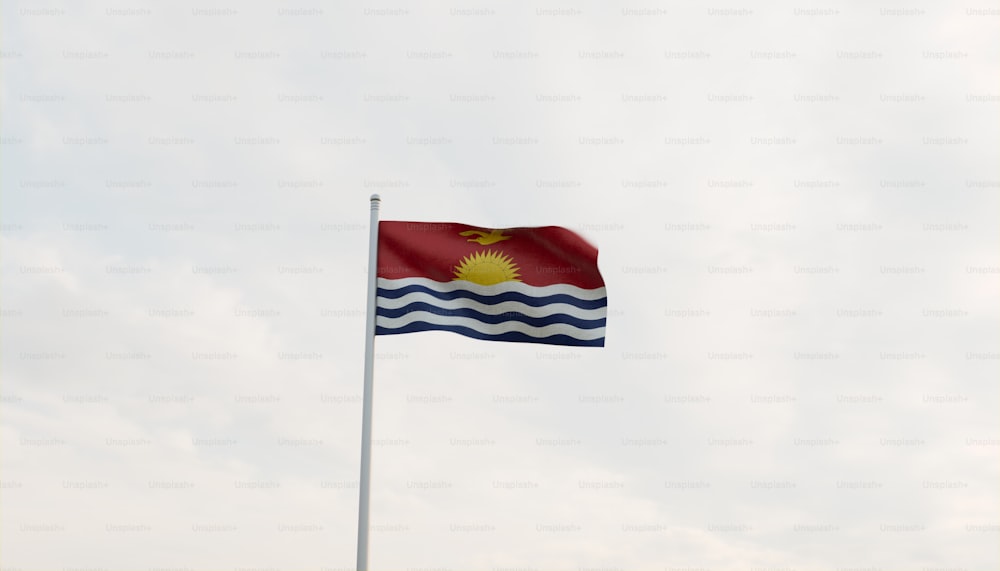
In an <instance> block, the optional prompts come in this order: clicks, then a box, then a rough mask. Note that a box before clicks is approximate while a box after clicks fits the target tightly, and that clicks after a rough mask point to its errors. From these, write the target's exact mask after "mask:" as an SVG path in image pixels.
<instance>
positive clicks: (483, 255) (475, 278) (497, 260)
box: [455, 250, 521, 285]
mask: <svg viewBox="0 0 1000 571" xmlns="http://www.w3.org/2000/svg"><path fill="white" fill-rule="evenodd" d="M517 270H518V267H517V265H516V264H515V263H514V260H513V258H511V257H510V256H507V255H505V254H504V253H503V252H494V251H493V250H486V251H485V252H476V253H474V254H470V255H469V256H467V257H465V258H463V259H462V263H461V264H459V265H457V266H455V279H456V280H467V281H470V282H472V283H477V284H480V285H493V284H498V283H500V282H519V281H521V280H519V279H517V278H518V276H519V275H520V274H518V273H517Z"/></svg>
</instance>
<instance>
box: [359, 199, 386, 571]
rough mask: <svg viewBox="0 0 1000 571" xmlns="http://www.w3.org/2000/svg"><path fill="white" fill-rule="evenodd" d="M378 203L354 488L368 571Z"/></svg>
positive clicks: (363, 570)
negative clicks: (358, 464)
mask: <svg viewBox="0 0 1000 571" xmlns="http://www.w3.org/2000/svg"><path fill="white" fill-rule="evenodd" d="M381 202H382V199H381V198H379V195H377V194H373V195H372V196H371V220H370V222H369V224H368V305H367V308H366V313H365V319H366V323H365V392H364V404H363V405H362V412H361V479H360V482H359V485H358V489H359V499H358V567H357V571H368V496H369V494H370V491H371V489H370V486H371V477H372V385H373V382H372V380H373V373H374V366H375V284H376V276H377V268H378V209H379V205H380V203H381Z"/></svg>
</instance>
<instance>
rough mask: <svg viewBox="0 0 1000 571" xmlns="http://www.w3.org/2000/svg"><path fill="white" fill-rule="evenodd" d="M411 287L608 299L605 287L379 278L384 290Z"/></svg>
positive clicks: (482, 293)
mask: <svg viewBox="0 0 1000 571" xmlns="http://www.w3.org/2000/svg"><path fill="white" fill-rule="evenodd" d="M409 285H421V286H424V287H426V288H429V289H432V290H434V291H439V292H442V293H451V292H453V291H455V290H459V289H462V290H466V291H471V292H472V293H475V294H479V295H497V294H498V293H505V292H508V291H517V292H521V293H523V294H525V295H530V296H532V297H543V296H547V295H557V294H565V295H571V296H573V297H575V298H577V299H582V300H586V301H593V300H597V299H603V298H605V297H608V294H607V290H606V289H605V288H604V287H599V288H595V289H583V288H582V287H576V286H573V285H569V284H552V285H547V286H532V285H528V284H526V283H523V282H500V283H498V284H496V285H489V286H486V285H481V284H477V283H472V282H470V281H466V280H454V281H450V282H436V281H434V280H429V279H427V278H400V279H398V280H390V279H388V278H378V287H380V288H383V289H399V288H402V287H406V286H409Z"/></svg>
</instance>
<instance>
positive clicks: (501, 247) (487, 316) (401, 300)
mask: <svg viewBox="0 0 1000 571" xmlns="http://www.w3.org/2000/svg"><path fill="white" fill-rule="evenodd" d="M377 276H378V282H377V290H376V312H375V314H376V318H375V334H376V335H394V334H397V333H413V332H416V331H432V330H433V331H452V332H454V333H460V334H462V335H466V336H469V337H475V338H476V339H486V340H490V341H514V342H521V343H546V344H549V345H576V346H590V347H603V346H604V327H605V324H606V322H607V306H608V297H607V293H606V292H605V289H604V280H603V279H602V278H601V273H600V272H599V271H598V269H597V249H596V248H594V247H593V246H591V245H590V244H588V243H587V242H586V241H584V240H583V238H581V237H579V236H577V235H576V234H574V233H573V232H570V231H569V230H566V229H565V228H560V227H558V226H544V227H539V228H504V229H495V228H480V227H478V226H468V225H465V224H454V223H450V222H397V221H383V222H381V223H379V234H378V267H377Z"/></svg>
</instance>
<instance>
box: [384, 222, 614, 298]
mask: <svg viewBox="0 0 1000 571" xmlns="http://www.w3.org/2000/svg"><path fill="white" fill-rule="evenodd" d="M476 255H478V256H480V260H482V259H483V258H482V257H483V256H486V259H487V260H488V259H490V258H491V257H492V259H494V260H495V259H496V257H498V256H499V257H502V258H504V260H506V261H505V262H504V263H503V264H502V265H505V266H506V268H507V269H506V271H516V272H517V280H519V281H521V282H523V283H525V284H527V285H533V286H546V285H552V284H570V285H574V286H577V287H581V288H585V289H594V288H599V287H604V280H603V279H602V278H601V273H600V272H599V271H598V269H597V248H595V247H593V246H591V245H590V244H589V243H587V242H586V241H585V240H584V239H583V238H581V237H579V236H577V235H576V234H574V233H573V232H570V231H569V230H567V229H565V228H560V227H559V226H541V227H537V228H502V229H494V228H483V227H481V226H468V225H466V224H455V223H452V222H400V221H389V220H386V221H382V222H380V223H379V237H378V277H380V278H388V279H399V278H412V277H422V278H428V279H432V280H434V281H439V282H450V281H452V280H453V279H455V278H456V277H458V276H459V273H460V267H461V266H462V265H463V261H465V260H468V259H469V257H470V256H476ZM467 265H469V264H467Z"/></svg>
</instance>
